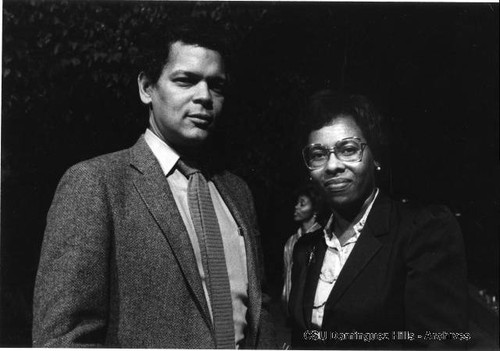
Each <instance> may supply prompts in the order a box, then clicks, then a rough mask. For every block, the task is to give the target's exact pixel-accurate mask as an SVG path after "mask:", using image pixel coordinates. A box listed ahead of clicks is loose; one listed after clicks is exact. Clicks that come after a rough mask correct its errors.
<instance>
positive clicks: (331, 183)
mask: <svg viewBox="0 0 500 351" xmlns="http://www.w3.org/2000/svg"><path fill="white" fill-rule="evenodd" d="M350 137H358V138H360V139H361V141H362V142H364V143H366V139H365V137H364V135H363V133H362V132H361V129H360V128H359V127H358V125H357V124H356V122H355V121H354V119H353V118H351V117H337V118H336V119H334V120H333V121H332V123H331V124H330V125H327V126H325V127H322V128H321V129H318V130H315V131H313V132H311V134H309V143H310V144H323V145H325V146H328V147H333V146H334V145H335V143H337V142H338V141H339V140H342V139H345V138H350ZM310 174H311V178H312V179H313V180H314V181H315V182H317V183H318V184H319V185H320V186H321V188H322V189H323V190H324V191H325V193H326V196H327V198H328V199H329V202H330V204H331V206H332V207H333V209H335V210H338V211H343V210H344V211H351V210H359V208H361V206H362V205H363V203H364V201H365V200H366V199H367V198H368V197H369V196H370V194H371V193H372V191H373V189H374V187H375V166H374V160H373V155H372V153H371V150H370V148H369V147H368V146H367V147H365V149H364V152H363V157H362V159H361V161H359V162H342V161H339V160H338V159H337V157H336V156H335V154H333V153H331V154H330V157H329V159H328V161H327V163H326V164H325V165H324V166H323V167H320V168H318V169H314V170H311V171H310Z"/></svg>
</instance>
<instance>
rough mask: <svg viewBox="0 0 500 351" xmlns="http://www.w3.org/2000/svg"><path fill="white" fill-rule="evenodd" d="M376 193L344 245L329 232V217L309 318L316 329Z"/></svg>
mask: <svg viewBox="0 0 500 351" xmlns="http://www.w3.org/2000/svg"><path fill="white" fill-rule="evenodd" d="M378 192H379V191H378V188H377V189H376V190H375V196H373V199H372V200H371V201H370V203H369V204H368V206H367V207H366V210H365V212H364V213H363V215H362V216H361V219H360V220H359V221H358V222H357V223H356V224H355V225H354V226H353V231H354V235H353V236H352V237H350V238H349V239H348V240H347V241H346V242H345V243H344V245H341V244H340V241H339V239H338V238H337V236H335V233H333V231H332V230H331V228H333V215H332V216H330V219H329V220H328V223H327V224H326V226H325V229H324V230H323V233H324V238H325V242H326V246H327V250H326V252H325V258H324V259H323V265H322V267H321V273H320V275H319V279H318V285H317V287H316V295H315V297H314V305H313V310H312V316H311V322H312V324H313V325H314V326H315V327H317V328H321V325H322V324H323V315H324V312H325V304H326V301H327V300H328V297H329V296H330V292H331V291H332V289H333V287H334V286H335V282H336V281H337V278H338V277H339V274H340V271H342V267H344V264H345V263H346V261H347V259H348V258H349V255H350V254H351V252H352V250H353V249H354V245H356V242H357V241H358V238H359V236H360V235H361V231H362V230H363V227H364V226H365V222H366V218H367V217H368V214H369V213H370V210H371V208H372V206H373V203H374V202H375V199H376V198H377V195H378Z"/></svg>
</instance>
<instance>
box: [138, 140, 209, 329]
mask: <svg viewBox="0 0 500 351" xmlns="http://www.w3.org/2000/svg"><path fill="white" fill-rule="evenodd" d="M130 164H131V165H132V166H133V167H134V168H135V170H136V171H135V172H134V173H133V179H134V185H135V187H136V189H137V191H138V192H139V194H140V196H141V198H142V200H143V201H144V203H145V204H146V207H147V208H148V210H149V211H150V213H151V215H152V216H153V217H154V219H155V221H156V222H157V223H158V226H159V227H160V228H161V230H162V233H163V234H164V236H165V238H166V240H167V242H168V243H169V245H170V247H171V248H172V252H173V254H174V255H175V257H176V259H177V261H178V263H179V267H180V268H181V270H182V272H183V274H184V276H185V278H186V281H187V282H188V285H189V287H190V289H191V291H192V292H193V295H194V298H195V301H196V303H197V304H198V306H199V308H200V309H201V310H202V311H203V313H202V314H203V316H204V318H205V322H206V323H207V325H209V326H212V322H211V318H210V313H209V310H208V306H207V301H206V298H205V294H204V291H203V286H202V283H201V279H200V274H199V272H198V265H197V263H196V258H195V255H194V251H193V247H192V245H191V241H190V240H189V236H188V233H187V230H186V227H185V225H184V222H183V220H182V217H181V215H180V213H179V210H178V208H177V205H176V203H175V199H174V197H173V194H172V191H171V189H170V187H169V185H168V181H167V179H166V177H165V175H164V174H163V171H162V169H161V167H160V165H159V164H158V161H157V160H156V158H155V156H154V154H153V153H152V151H151V150H150V148H149V146H148V145H147V143H146V141H145V140H144V137H141V138H140V139H139V141H138V142H137V143H136V144H135V145H134V146H133V147H132V148H131V149H130Z"/></svg>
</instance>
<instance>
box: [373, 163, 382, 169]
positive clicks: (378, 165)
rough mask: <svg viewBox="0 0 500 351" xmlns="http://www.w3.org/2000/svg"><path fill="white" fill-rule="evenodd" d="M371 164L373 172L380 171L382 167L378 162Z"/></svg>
mask: <svg viewBox="0 0 500 351" xmlns="http://www.w3.org/2000/svg"><path fill="white" fill-rule="evenodd" d="M373 164H374V165H375V170H377V171H380V170H381V169H382V166H381V165H380V162H378V161H373Z"/></svg>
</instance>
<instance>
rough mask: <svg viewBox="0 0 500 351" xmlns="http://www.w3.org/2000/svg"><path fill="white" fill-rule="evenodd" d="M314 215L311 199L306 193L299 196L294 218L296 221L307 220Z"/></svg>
mask: <svg viewBox="0 0 500 351" xmlns="http://www.w3.org/2000/svg"><path fill="white" fill-rule="evenodd" d="M313 215H314V210H313V206H312V202H311V199H310V198H309V197H307V196H305V195H301V196H299V198H298V199H297V204H296V205H295V212H294V213H293V220H294V221H296V222H305V221H307V220H309V219H311V217H312V216H313Z"/></svg>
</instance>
